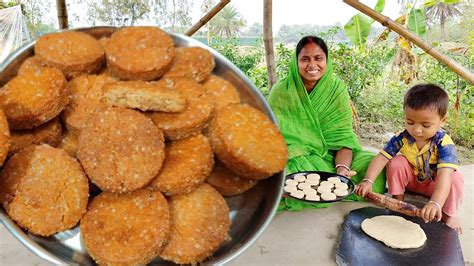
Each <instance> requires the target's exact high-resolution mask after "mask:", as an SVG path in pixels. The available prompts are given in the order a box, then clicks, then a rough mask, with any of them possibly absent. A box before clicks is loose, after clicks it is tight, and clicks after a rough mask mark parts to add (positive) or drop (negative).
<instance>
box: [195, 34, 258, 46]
mask: <svg viewBox="0 0 474 266" xmlns="http://www.w3.org/2000/svg"><path fill="white" fill-rule="evenodd" d="M193 38H194V39H196V40H198V41H200V42H202V43H205V44H207V38H206V37H205V36H193ZM236 39H237V41H238V45H242V46H252V45H256V44H257V43H258V41H259V40H260V39H261V37H258V36H256V37H239V38H236ZM221 40H225V38H221ZM211 42H213V43H214V42H217V40H216V39H212V40H211Z"/></svg>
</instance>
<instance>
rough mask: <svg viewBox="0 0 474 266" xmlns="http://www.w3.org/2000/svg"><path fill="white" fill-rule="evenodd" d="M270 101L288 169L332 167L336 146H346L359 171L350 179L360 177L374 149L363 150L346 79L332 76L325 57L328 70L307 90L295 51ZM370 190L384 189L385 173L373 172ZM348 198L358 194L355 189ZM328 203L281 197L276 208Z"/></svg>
mask: <svg viewBox="0 0 474 266" xmlns="http://www.w3.org/2000/svg"><path fill="white" fill-rule="evenodd" d="M269 104H270V106H271V108H272V110H273V112H274V114H275V116H276V118H277V120H278V124H279V127H280V130H281V132H282V134H283V136H284V138H285V140H286V143H287V145H288V163H287V165H286V169H285V171H286V174H290V173H294V172H300V171H325V172H333V173H335V172H336V171H335V169H334V166H335V163H334V159H335V155H336V152H337V151H338V150H339V149H341V148H343V147H346V148H349V149H351V150H352V152H353V161H352V165H351V166H350V167H351V169H352V170H354V171H356V172H357V175H355V176H353V177H352V180H353V181H354V182H355V183H359V182H360V181H361V180H362V179H363V178H364V175H365V172H366V170H367V167H368V165H369V163H370V161H371V160H372V159H373V157H374V154H372V153H370V152H367V151H363V150H362V147H361V146H360V144H359V141H358V140H357V136H356V135H355V134H354V132H353V130H352V110H351V108H350V103H349V93H348V92H347V89H346V86H345V85H344V83H343V82H342V81H341V80H340V79H338V78H336V77H335V76H334V74H333V70H332V63H331V61H330V59H329V57H328V58H327V65H326V72H325V73H324V74H323V76H322V77H321V79H320V80H319V82H318V83H317V85H316V86H315V87H314V89H313V90H312V91H311V93H309V94H308V92H307V90H306V88H305V87H304V85H303V81H302V79H301V77H300V74H299V71H298V62H297V57H296V54H295V55H294V56H293V59H292V61H291V64H290V69H289V74H288V76H287V77H286V78H285V79H283V80H281V81H279V82H278V83H277V84H275V86H274V87H273V88H272V90H271V93H270V96H269ZM373 191H375V192H379V193H383V192H384V191H385V174H384V173H381V174H380V175H379V177H378V178H377V180H376V182H375V184H374V186H373ZM347 199H349V200H361V199H362V198H361V197H359V196H357V195H355V194H353V195H350V196H349V197H348V198H347ZM327 206H329V204H328V203H307V202H303V201H299V200H296V199H292V198H284V199H282V201H281V202H280V206H279V210H291V211H299V210H301V209H303V208H322V207H327Z"/></svg>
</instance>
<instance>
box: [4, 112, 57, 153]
mask: <svg viewBox="0 0 474 266" xmlns="http://www.w3.org/2000/svg"><path fill="white" fill-rule="evenodd" d="M61 133H62V127H61V123H59V118H57V117H56V118H53V120H51V121H49V122H47V123H45V124H42V125H41V126H39V127H36V128H33V129H29V130H18V131H12V132H11V146H10V150H9V151H8V154H9V155H10V156H11V155H13V154H14V153H16V152H18V151H19V150H21V149H23V148H25V147H27V146H30V145H31V144H35V145H40V144H48V145H50V146H52V147H57V146H58V145H59V143H60V142H61Z"/></svg>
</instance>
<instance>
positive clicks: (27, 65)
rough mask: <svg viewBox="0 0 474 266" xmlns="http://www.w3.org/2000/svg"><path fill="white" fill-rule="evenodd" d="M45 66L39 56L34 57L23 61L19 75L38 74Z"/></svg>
mask: <svg viewBox="0 0 474 266" xmlns="http://www.w3.org/2000/svg"><path fill="white" fill-rule="evenodd" d="M44 66H45V65H44V64H43V63H42V62H41V60H40V59H39V58H38V57H37V56H32V57H29V58H28V59H26V60H25V61H23V63H22V64H21V66H20V68H19V69H18V75H23V74H25V73H27V72H36V71H39V70H40V68H41V67H44Z"/></svg>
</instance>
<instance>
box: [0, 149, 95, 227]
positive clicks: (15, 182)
mask: <svg viewBox="0 0 474 266" xmlns="http://www.w3.org/2000/svg"><path fill="white" fill-rule="evenodd" d="M88 198H89V185H88V181H87V177H86V175H85V174H84V172H83V171H82V168H81V165H80V164H79V162H78V161H77V160H76V159H73V158H71V157H70V156H69V155H67V153H66V152H65V151H63V150H61V149H56V148H53V147H51V146H49V145H46V144H43V145H32V146H29V147H27V148H25V149H22V150H21V151H19V152H17V153H15V155H13V156H12V157H11V158H10V159H9V160H8V161H7V163H6V164H5V166H4V167H3V169H2V172H1V177H0V202H1V203H2V204H3V207H4V208H5V210H6V212H7V213H8V215H9V216H10V218H11V219H12V220H14V221H15V222H16V223H17V224H18V225H19V226H21V227H22V228H25V229H27V230H28V231H30V232H31V233H33V234H37V235H42V236H50V235H52V234H55V233H57V232H61V231H64V230H67V229H69V228H71V227H73V226H75V225H76V224H77V222H79V219H80V218H81V217H82V215H83V214H84V213H85V211H86V207H87V201H88Z"/></svg>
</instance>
